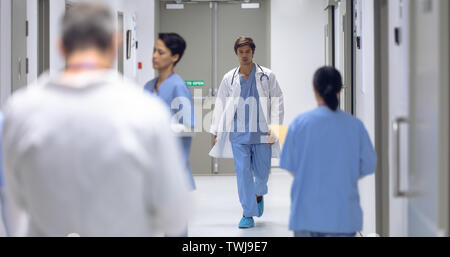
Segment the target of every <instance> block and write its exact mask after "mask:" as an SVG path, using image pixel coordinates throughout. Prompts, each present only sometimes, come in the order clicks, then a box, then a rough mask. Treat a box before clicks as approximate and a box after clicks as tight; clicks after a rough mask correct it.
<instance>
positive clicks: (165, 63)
mask: <svg viewBox="0 0 450 257" xmlns="http://www.w3.org/2000/svg"><path fill="white" fill-rule="evenodd" d="M178 58H179V57H178V54H176V55H172V52H171V51H170V49H169V48H167V46H166V44H164V41H162V40H161V39H158V41H156V44H155V48H154V49H153V69H155V70H158V71H162V70H165V69H168V68H173V66H174V64H175V62H176V61H177V60H178Z"/></svg>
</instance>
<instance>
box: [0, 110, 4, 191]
mask: <svg viewBox="0 0 450 257" xmlns="http://www.w3.org/2000/svg"><path fill="white" fill-rule="evenodd" d="M3 120H4V117H3V113H2V112H0V187H3V152H2V151H3V150H2V134H3Z"/></svg>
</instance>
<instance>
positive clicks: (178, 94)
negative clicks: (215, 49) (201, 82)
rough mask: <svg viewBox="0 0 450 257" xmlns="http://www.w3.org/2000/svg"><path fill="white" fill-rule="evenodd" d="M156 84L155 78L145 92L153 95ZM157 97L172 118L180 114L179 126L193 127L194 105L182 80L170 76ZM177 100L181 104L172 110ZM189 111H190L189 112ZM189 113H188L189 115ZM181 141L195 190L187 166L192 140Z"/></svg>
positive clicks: (160, 88)
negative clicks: (164, 104)
mask: <svg viewBox="0 0 450 257" xmlns="http://www.w3.org/2000/svg"><path fill="white" fill-rule="evenodd" d="M157 82H158V78H155V79H153V80H151V81H149V82H148V83H147V84H146V85H145V87H144V88H145V90H146V91H148V92H150V93H152V94H154V92H155V86H156V83H157ZM157 95H158V97H159V98H161V99H162V100H163V101H164V102H165V103H166V104H167V106H168V107H169V109H170V113H171V114H172V116H174V115H179V114H182V115H181V117H180V119H179V120H178V122H179V123H180V124H184V125H185V126H187V127H191V128H193V127H194V126H195V118H194V105H193V101H192V94H191V91H190V90H189V88H188V87H187V85H186V83H185V82H184V80H183V79H182V78H181V77H180V76H178V75H177V74H172V75H171V76H170V77H169V78H167V79H166V81H164V82H163V83H162V84H161V85H160V87H159V88H158V94H157ZM177 98H178V99H180V98H181V99H182V102H181V103H182V104H181V105H180V107H179V108H172V102H173V101H176V100H177ZM185 104H189V105H190V108H184V107H185ZM189 109H190V110H189ZM189 111H190V113H189ZM189 115H190V119H187V120H185V119H184V118H183V117H189ZM180 140H181V146H182V149H183V156H184V161H185V166H186V169H187V171H188V172H189V174H188V177H189V179H190V183H191V186H192V188H193V189H195V181H194V178H193V176H192V170H191V166H190V164H189V156H190V153H191V145H192V138H191V137H183V138H181V139H180Z"/></svg>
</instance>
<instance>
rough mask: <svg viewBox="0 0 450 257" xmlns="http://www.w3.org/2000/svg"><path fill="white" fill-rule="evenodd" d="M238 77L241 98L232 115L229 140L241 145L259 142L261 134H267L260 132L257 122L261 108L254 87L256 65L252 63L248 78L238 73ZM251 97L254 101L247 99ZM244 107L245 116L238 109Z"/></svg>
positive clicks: (256, 89)
mask: <svg viewBox="0 0 450 257" xmlns="http://www.w3.org/2000/svg"><path fill="white" fill-rule="evenodd" d="M239 78H240V82H241V98H240V99H239V104H238V107H237V111H236V114H235V115H234V130H233V132H232V133H230V141H231V143H232V144H242V145H251V144H261V136H264V135H267V133H262V132H261V127H260V124H259V122H260V114H261V112H262V110H261V104H260V99H259V94H258V88H257V87H256V65H253V69H252V72H251V74H250V76H249V77H248V80H245V79H244V78H243V77H242V75H240V74H239ZM251 97H252V98H253V99H255V100H256V101H253V100H251V99H249V98H251ZM244 108H245V117H243V116H244V115H243V114H244V113H240V112H239V111H238V110H244ZM255 109H256V110H255ZM255 116H256V117H255ZM250 121H252V122H250ZM255 121H256V123H255ZM263 122H264V123H263V124H265V123H266V121H265V120H264V121H263Z"/></svg>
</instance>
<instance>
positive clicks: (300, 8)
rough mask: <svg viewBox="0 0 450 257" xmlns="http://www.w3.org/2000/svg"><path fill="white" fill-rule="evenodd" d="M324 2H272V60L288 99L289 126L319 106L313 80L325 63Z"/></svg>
mask: <svg viewBox="0 0 450 257" xmlns="http://www.w3.org/2000/svg"><path fill="white" fill-rule="evenodd" d="M326 23H327V16H326V12H325V11H324V3H323V1H317V0H283V1H279V0H272V1H271V41H272V42H271V45H272V51H271V60H272V65H271V66H272V67H271V68H272V70H274V72H275V74H276V75H277V78H278V81H279V83H280V86H281V88H282V90H283V93H284V97H285V110H286V115H285V124H286V125H288V124H290V123H291V122H292V121H293V120H294V119H295V117H297V116H298V115H299V114H300V113H303V112H305V111H308V110H310V109H313V108H315V107H316V106H317V104H316V101H315V98H314V93H313V86H312V80H313V75H314V72H315V71H316V70H317V69H318V68H319V67H321V66H323V65H324V64H325V63H324V61H325V43H324V27H325V24H326Z"/></svg>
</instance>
